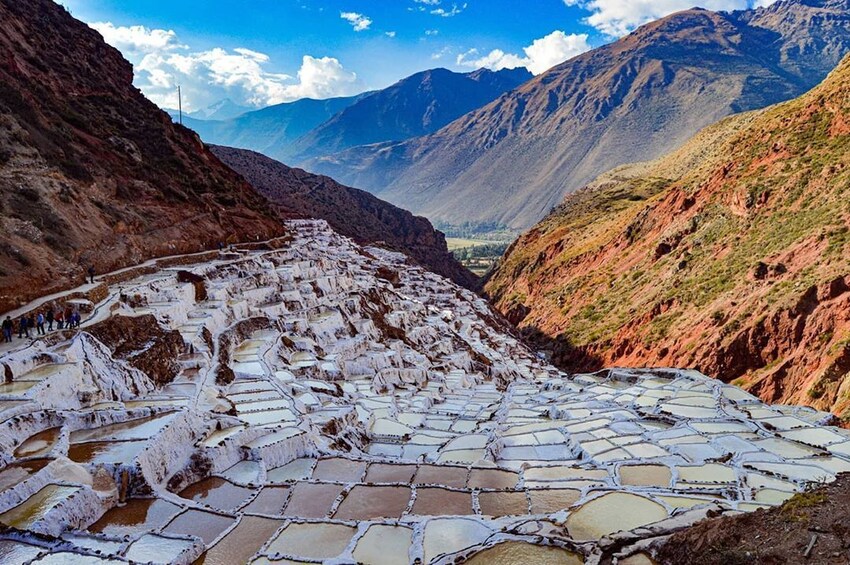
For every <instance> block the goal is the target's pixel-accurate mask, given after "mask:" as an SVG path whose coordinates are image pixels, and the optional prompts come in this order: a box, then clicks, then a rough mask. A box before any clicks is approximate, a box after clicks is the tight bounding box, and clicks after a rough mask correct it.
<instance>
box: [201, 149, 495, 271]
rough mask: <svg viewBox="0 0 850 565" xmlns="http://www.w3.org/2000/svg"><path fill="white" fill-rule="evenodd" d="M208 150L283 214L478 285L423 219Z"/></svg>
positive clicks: (262, 162) (254, 157) (323, 181)
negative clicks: (315, 222) (322, 224)
mask: <svg viewBox="0 0 850 565" xmlns="http://www.w3.org/2000/svg"><path fill="white" fill-rule="evenodd" d="M211 150H212V152H213V153H214V154H215V155H216V156H218V157H219V158H220V159H221V160H222V161H223V162H224V163H226V164H227V165H228V166H230V167H232V168H233V170H235V171H237V172H238V173H239V174H241V175H242V176H244V177H245V178H246V179H247V180H248V182H250V183H251V184H252V185H253V186H254V188H255V189H256V190H257V191H258V192H259V193H260V194H262V195H263V196H265V197H266V198H268V199H269V201H270V202H271V203H272V204H274V206H275V207H276V208H277V209H278V210H279V211H280V212H281V213H282V214H283V215H286V216H300V217H306V218H320V219H323V220H325V221H327V222H328V223H329V224H330V225H331V226H332V227H333V228H334V229H335V230H336V231H338V232H339V233H341V234H343V235H346V236H348V237H350V238H352V239H354V240H355V241H357V242H358V243H361V244H367V243H368V244H378V245H381V246H383V247H386V248H388V249H391V250H394V251H398V252H400V253H404V254H405V255H407V256H408V257H410V258H411V259H413V260H414V261H415V262H417V263H419V264H420V265H422V266H424V267H426V268H428V269H430V270H431V271H433V272H435V273H437V274H439V275H443V276H444V277H447V278H450V279H452V280H453V281H454V282H455V283H457V284H459V285H461V286H464V287H466V288H473V287H476V286H477V284H478V277H476V276H475V275H474V274H472V273H471V272H470V271H469V270H467V269H466V268H465V267H464V266H463V265H461V264H460V263H459V262H458V261H457V260H456V259H455V258H454V257H453V256H452V254H451V253H449V250H448V246H447V245H446V238H445V236H444V235H443V234H442V233H441V232H439V231H437V230H435V229H434V226H432V225H431V222H429V221H428V220H427V219H426V218H423V217H421V216H414V215H413V214H411V213H410V212H408V211H407V210H402V209H401V208H398V207H396V206H393V205H392V204H390V203H388V202H384V201H383V200H381V199H379V198H376V197H375V196H372V195H371V194H369V193H368V192H365V191H362V190H357V189H356V188H350V187H347V186H343V185H341V184H339V183H338V182H336V181H334V180H333V179H331V178H329V177H326V176H321V175H314V174H311V173H308V172H306V171H304V170H302V169H294V168H291V167H287V166H286V165H284V164H283V163H280V162H278V161H275V160H274V159H270V158H268V157H266V156H264V155H261V154H259V153H255V152H254V151H248V150H246V149H235V148H232V147H221V146H212V147H211Z"/></svg>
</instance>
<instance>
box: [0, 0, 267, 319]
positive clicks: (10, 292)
mask: <svg viewBox="0 0 850 565" xmlns="http://www.w3.org/2000/svg"><path fill="white" fill-rule="evenodd" d="M132 81H133V69H132V66H131V65H130V64H129V63H128V62H127V61H125V60H124V59H123V58H122V57H121V55H120V53H119V52H118V51H117V50H115V49H113V48H112V47H109V46H108V45H107V44H106V43H104V41H103V38H102V37H101V36H100V35H99V34H98V33H97V32H96V31H94V30H92V29H90V28H89V27H88V26H86V25H85V24H83V23H82V22H79V21H77V20H75V19H74V18H73V17H72V16H71V15H70V14H69V13H68V12H67V11H66V10H65V9H64V8H62V7H60V6H58V5H57V4H55V3H53V2H52V1H50V0H34V1H32V2H18V1H15V0H2V1H0V225H2V235H0V288H2V292H0V310H6V309H9V308H11V307H17V306H19V305H20V303H21V302H25V301H27V300H29V299H31V298H33V297H35V296H42V295H44V294H47V293H49V292H51V291H56V290H59V289H63V288H67V287H69V286H72V285H75V284H80V283H82V282H83V278H84V275H85V272H86V270H87V269H88V267H89V266H90V265H93V266H94V267H95V270H96V271H97V272H98V273H103V272H107V271H112V270H115V269H117V268H120V267H124V266H127V265H132V264H138V263H140V262H142V261H143V260H145V259H149V258H151V257H155V256H162V255H171V254H176V253H186V252H190V251H197V250H200V249H203V248H205V247H209V248H213V247H215V245H216V244H217V243H218V242H219V241H228V240H230V241H243V240H252V241H255V240H256V239H257V238H260V239H268V238H270V237H273V236H276V235H279V234H281V233H282V231H283V230H282V226H281V225H280V222H279V221H278V220H277V219H276V218H275V217H274V216H273V215H272V214H271V212H270V211H268V209H267V208H268V207H267V205H266V203H265V201H264V200H263V199H262V198H261V197H260V196H258V195H257V194H256V193H255V192H254V191H253V190H252V189H251V187H250V186H249V185H248V184H247V183H245V182H244V181H243V180H242V179H240V178H239V177H238V175H236V174H235V173H233V172H232V171H231V170H230V169H228V168H227V167H226V166H224V165H223V164H221V162H220V161H219V160H218V159H216V157H215V156H214V155H212V154H211V153H210V152H209V151H207V150H206V149H205V148H204V146H203V144H202V143H201V142H200V140H199V139H198V138H197V136H196V135H195V134H193V133H192V132H191V131H189V130H187V129H185V128H182V127H180V126H176V125H174V124H173V123H172V122H171V120H170V118H169V117H168V115H167V114H165V113H164V112H162V111H160V110H159V109H158V108H157V107H156V106H155V105H154V104H153V103H152V102H150V101H149V100H147V99H146V98H145V97H144V96H143V95H142V93H141V92H139V91H138V90H137V89H136V88H135V87H133V85H132Z"/></svg>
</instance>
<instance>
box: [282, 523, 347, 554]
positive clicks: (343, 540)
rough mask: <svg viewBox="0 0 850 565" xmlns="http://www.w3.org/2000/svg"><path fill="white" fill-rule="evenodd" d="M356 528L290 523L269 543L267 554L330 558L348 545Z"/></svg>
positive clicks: (337, 525) (339, 525) (340, 525)
mask: <svg viewBox="0 0 850 565" xmlns="http://www.w3.org/2000/svg"><path fill="white" fill-rule="evenodd" d="M356 532H357V528H353V527H351V526H344V525H342V524H294V523H293V524H290V525H289V526H287V527H286V528H285V529H284V530H283V531H282V532H281V533H280V535H279V536H278V537H277V539H275V540H274V541H273V542H272V543H271V545H269V548H268V553H269V555H271V554H274V553H282V554H284V555H291V556H293V557H304V558H307V559H330V558H332V557H336V556H338V555H339V554H340V553H342V552H343V551H344V550H345V548H346V547H347V546H348V544H349V542H350V541H351V538H352V537H354V534H355V533H356Z"/></svg>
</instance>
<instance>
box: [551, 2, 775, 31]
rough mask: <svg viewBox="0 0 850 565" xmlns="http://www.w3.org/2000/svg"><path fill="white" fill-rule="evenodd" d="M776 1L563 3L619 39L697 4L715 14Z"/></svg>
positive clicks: (600, 29) (593, 24)
mask: <svg viewBox="0 0 850 565" xmlns="http://www.w3.org/2000/svg"><path fill="white" fill-rule="evenodd" d="M775 1H776V0H564V3H565V4H566V5H567V6H579V7H581V8H582V9H584V10H587V11H589V12H590V13H591V14H590V16H588V17H587V18H586V19H585V21H586V23H587V24H589V25H591V26H593V27H595V28H596V29H598V30H599V31H601V32H602V33H604V34H606V35H609V36H612V37H620V36H623V35H626V34H627V33H630V32H631V31H633V30H634V29H635V28H636V27H638V26H641V25H643V24H645V23H648V22H651V21H652V20H657V19H658V18H662V17H664V16H667V15H670V14H672V13H673V12H679V11H681V10H687V9H689V8H693V7H694V5H695V4H696V5H698V6H699V7H701V8H706V9H708V10H715V11H730V10H744V9H747V8H753V7H763V6H769V5H771V4H773V3H774V2H775Z"/></svg>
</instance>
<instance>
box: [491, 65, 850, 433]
mask: <svg viewBox="0 0 850 565" xmlns="http://www.w3.org/2000/svg"><path fill="white" fill-rule="evenodd" d="M849 165H850V56H848V57H847V58H846V59H845V60H844V62H843V63H842V64H841V65H840V66H839V68H838V69H836V70H835V71H834V72H833V73H832V74H831V75H830V76H829V78H828V79H827V80H826V81H825V82H824V83H823V84H822V85H821V86H819V87H817V88H815V89H814V90H812V91H811V92H809V93H807V94H805V95H804V96H802V97H801V98H799V99H796V100H793V101H791V102H787V103H784V104H781V105H777V106H773V107H770V108H767V109H764V110H760V111H756V112H751V113H745V114H740V115H737V116H733V117H731V118H727V119H726V120H724V121H722V122H720V123H719V124H717V125H714V126H711V127H710V128H708V129H706V130H704V131H702V132H701V133H700V134H699V135H697V136H696V137H694V138H693V139H691V140H690V141H689V142H688V143H686V144H685V145H684V146H683V147H682V148H680V149H679V150H678V151H676V152H674V153H672V154H670V155H668V156H666V157H664V158H662V159H660V160H657V161H654V162H650V163H641V164H636V165H628V166H624V167H621V168H618V169H615V170H613V171H611V172H609V173H606V174H605V175H603V176H601V177H599V178H598V179H597V180H595V181H594V182H593V183H591V184H590V185H589V186H588V187H586V188H585V189H583V190H581V191H578V192H576V193H574V194H572V195H570V196H568V197H567V198H566V200H565V201H564V202H563V204H562V205H561V206H559V207H558V208H557V209H556V210H555V211H554V212H553V213H552V214H551V215H549V216H548V217H547V218H546V219H545V220H544V221H542V222H541V223H540V224H538V225H537V226H535V227H534V228H533V229H532V230H530V231H529V232H528V233H526V234H524V235H523V236H522V237H521V238H520V239H519V240H518V241H517V242H516V243H515V244H514V245H513V246H512V247H511V249H510V250H509V251H508V253H507V255H506V256H505V258H504V259H503V261H502V263H501V264H500V266H499V267H498V269H497V270H496V272H495V273H494V274H493V275H492V277H491V279H490V280H489V281H488V284H487V287H486V288H487V292H488V293H489V294H490V296H491V297H492V298H493V300H494V301H495V302H496V304H497V306H498V307H499V309H500V310H501V311H502V312H503V313H504V314H505V315H507V316H508V317H509V318H510V319H511V320H512V321H513V322H515V323H518V324H520V325H521V326H522V327H523V329H524V332H525V333H526V335H528V336H529V337H530V338H532V339H534V340H536V341H537V343H538V344H542V345H543V346H544V347H546V348H548V349H551V350H552V351H553V355H554V360H555V361H556V362H557V363H558V364H560V365H561V366H563V367H569V368H572V369H595V368H599V367H602V366H612V365H614V366H640V367H643V366H675V367H696V368H698V369H699V370H701V371H703V372H705V373H706V374H710V375H713V376H716V377H717V378H720V379H722V380H724V381H726V382H732V383H734V384H737V385H739V386H742V387H744V388H745V389H747V390H749V391H751V392H753V393H754V394H757V395H758V396H760V397H761V398H762V399H765V400H768V401H771V402H778V403H783V404H809V405H814V406H815V407H819V408H823V409H828V410H832V411H833V412H834V413H835V414H839V415H841V416H842V418H844V420H845V421H847V422H850V198H848V197H850V166H849Z"/></svg>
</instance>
